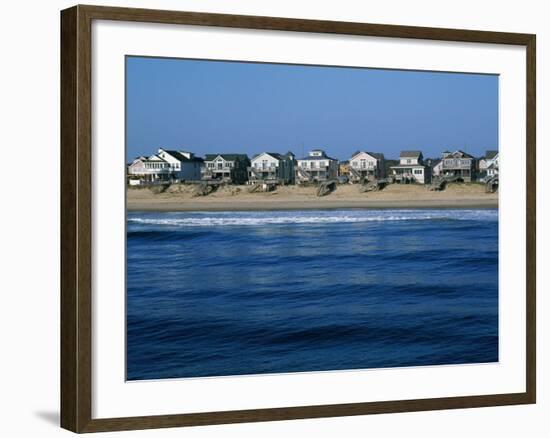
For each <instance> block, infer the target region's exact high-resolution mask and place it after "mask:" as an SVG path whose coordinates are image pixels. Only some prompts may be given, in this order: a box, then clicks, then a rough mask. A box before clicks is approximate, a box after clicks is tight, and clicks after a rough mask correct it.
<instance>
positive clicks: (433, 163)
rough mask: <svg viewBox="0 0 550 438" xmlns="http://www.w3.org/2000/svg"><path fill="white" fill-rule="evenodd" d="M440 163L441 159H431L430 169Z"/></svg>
mask: <svg viewBox="0 0 550 438" xmlns="http://www.w3.org/2000/svg"><path fill="white" fill-rule="evenodd" d="M440 163H441V160H432V162H431V166H432V169H433V168H434V167H435V166H437V165H438V164H440Z"/></svg>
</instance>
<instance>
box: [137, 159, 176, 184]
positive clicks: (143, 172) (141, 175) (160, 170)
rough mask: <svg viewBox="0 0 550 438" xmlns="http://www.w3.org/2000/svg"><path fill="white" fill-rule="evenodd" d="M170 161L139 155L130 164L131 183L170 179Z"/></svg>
mask: <svg viewBox="0 0 550 438" xmlns="http://www.w3.org/2000/svg"><path fill="white" fill-rule="evenodd" d="M170 174H171V170H170V163H168V162H167V161H165V160H163V159H162V158H160V157H158V156H157V155H151V156H150V157H144V156H140V157H137V158H136V159H135V160H134V161H132V163H130V165H129V166H128V177H129V183H130V184H131V185H134V184H139V183H141V182H158V181H170Z"/></svg>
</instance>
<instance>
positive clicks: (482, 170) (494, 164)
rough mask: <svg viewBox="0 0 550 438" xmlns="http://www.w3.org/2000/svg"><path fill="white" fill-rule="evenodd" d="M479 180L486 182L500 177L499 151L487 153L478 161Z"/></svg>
mask: <svg viewBox="0 0 550 438" xmlns="http://www.w3.org/2000/svg"><path fill="white" fill-rule="evenodd" d="M478 169H479V179H481V180H485V179H488V178H492V177H494V176H496V175H498V151H486V152H485V155H484V156H483V157H481V158H480V159H479V160H478Z"/></svg>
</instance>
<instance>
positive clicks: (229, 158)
mask: <svg viewBox="0 0 550 438" xmlns="http://www.w3.org/2000/svg"><path fill="white" fill-rule="evenodd" d="M217 157H222V158H223V159H224V160H225V161H238V160H245V161H246V160H248V155H246V154H206V155H205V156H204V161H213V160H215V159H216V158H217Z"/></svg>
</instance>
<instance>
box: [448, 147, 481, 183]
mask: <svg viewBox="0 0 550 438" xmlns="http://www.w3.org/2000/svg"><path fill="white" fill-rule="evenodd" d="M475 166H476V163H475V158H474V157H473V156H471V155H470V154H467V153H466V152H464V151H461V150H457V151H454V152H449V151H445V152H443V154H442V156H441V173H440V175H441V176H451V177H457V178H460V179H462V180H463V181H464V182H471V181H472V180H473V179H474V175H475V168H476V167H475Z"/></svg>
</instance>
